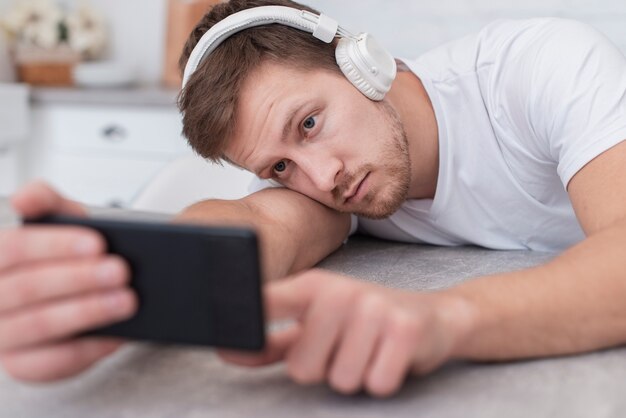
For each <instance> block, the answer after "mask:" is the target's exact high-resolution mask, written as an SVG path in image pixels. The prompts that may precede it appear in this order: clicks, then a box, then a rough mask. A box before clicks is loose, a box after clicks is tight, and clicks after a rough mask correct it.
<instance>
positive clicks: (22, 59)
mask: <svg viewBox="0 0 626 418" xmlns="http://www.w3.org/2000/svg"><path fill="white" fill-rule="evenodd" d="M79 59H80V57H79V56H78V54H77V53H75V52H73V51H71V50H70V49H69V48H66V47H59V48H56V49H53V50H44V49H39V48H33V47H28V48H26V47H22V48H17V49H16V50H15V65H16V69H17V76H18V78H19V80H20V81H22V82H24V83H28V84H31V85H35V86H71V85H73V84H74V77H73V70H74V66H75V65H76V64H77V63H78V61H79Z"/></svg>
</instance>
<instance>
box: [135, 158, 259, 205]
mask: <svg viewBox="0 0 626 418" xmlns="http://www.w3.org/2000/svg"><path fill="white" fill-rule="evenodd" d="M253 177H254V175H253V174H251V173H250V172H247V171H244V170H241V169H238V168H235V167H231V166H227V165H224V166H221V165H219V164H213V163H210V162H208V161H206V160H204V159H203V158H201V157H199V156H197V155H188V156H183V157H180V158H177V159H176V160H174V161H172V162H171V163H169V164H168V165H167V166H166V167H165V168H163V169H162V170H161V171H160V172H159V173H158V174H157V175H156V176H155V177H154V178H153V179H152V180H151V181H150V183H149V184H148V185H147V186H146V187H145V188H144V189H143V190H142V191H141V192H140V193H139V194H138V195H137V198H136V199H134V201H133V202H132V204H131V208H132V209H134V210H140V211H149V212H160V213H167V214H175V213H178V212H180V211H181V210H182V209H184V208H185V207H187V206H189V205H191V204H193V203H196V202H198V201H200V200H204V199H208V198H219V199H239V198H242V197H244V196H246V195H247V194H248V186H249V185H250V183H251V182H252V179H253Z"/></svg>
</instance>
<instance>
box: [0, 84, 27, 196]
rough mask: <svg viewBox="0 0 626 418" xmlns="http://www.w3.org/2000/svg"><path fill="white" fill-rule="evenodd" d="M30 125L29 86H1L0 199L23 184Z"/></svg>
mask: <svg viewBox="0 0 626 418" xmlns="http://www.w3.org/2000/svg"><path fill="white" fill-rule="evenodd" d="M28 126H29V109H28V87H26V86H25V85H22V84H14V83H0V196H6V195H9V194H11V193H13V192H14V191H15V189H16V188H17V186H18V184H19V182H20V177H21V174H22V173H21V168H22V167H21V165H20V153H21V146H22V145H23V142H24V139H25V138H26V136H27V135H28Z"/></svg>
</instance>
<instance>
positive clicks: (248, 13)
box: [183, 6, 353, 88]
mask: <svg viewBox="0 0 626 418" xmlns="http://www.w3.org/2000/svg"><path fill="white" fill-rule="evenodd" d="M272 23H280V24H283V25H286V26H290V27H292V28H296V29H300V30H302V31H305V32H308V33H311V34H313V36H314V37H316V38H317V39H319V40H321V41H322V42H325V43H330V42H332V40H333V39H334V38H335V36H336V35H337V34H339V35H341V36H346V37H353V35H352V34H350V33H349V32H348V31H346V30H345V29H343V28H340V27H339V24H338V23H337V21H336V20H334V19H331V18H330V17H328V16H326V15H323V14H321V15H319V16H318V15H316V14H315V13H311V12H309V11H307V10H298V9H294V8H292V7H285V6H262V7H253V8H251V9H246V10H242V11H240V12H237V13H234V14H232V15H230V16H227V17H226V18H224V19H222V20H221V21H219V22H217V23H216V24H215V25H213V27H211V29H209V30H208V31H207V32H206V33H205V34H204V35H202V37H201V38H200V40H199V41H198V44H197V45H196V46H195V47H194V49H193V51H192V53H191V55H190V56H189V60H188V61H187V65H186V66H185V72H184V75H183V88H185V85H186V84H187V82H188V81H189V79H190V78H191V76H192V74H193V73H194V72H195V71H196V69H197V68H198V67H199V66H200V64H201V63H202V61H203V60H204V58H205V57H206V56H208V55H210V54H211V52H213V51H214V50H215V49H216V48H217V47H218V46H219V45H220V44H221V43H222V42H224V41H225V40H226V39H227V38H228V37H230V36H231V35H233V34H235V33H237V32H241V31H242V30H245V29H248V28H252V27H255V26H263V25H269V24H272Z"/></svg>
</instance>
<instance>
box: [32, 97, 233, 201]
mask: <svg viewBox="0 0 626 418" xmlns="http://www.w3.org/2000/svg"><path fill="white" fill-rule="evenodd" d="M175 97H176V92H174V91H171V90H162V89H140V90H120V91H110V90H101V91H98V90H93V91H89V90H72V89H33V92H32V98H31V108H32V119H33V123H32V127H33V132H32V135H31V137H30V139H29V141H27V143H28V145H27V153H26V155H27V158H26V159H25V162H24V163H25V171H26V176H25V180H32V179H35V178H42V179H44V180H46V181H48V182H49V183H51V184H52V185H53V186H55V187H56V188H57V189H58V190H60V191H61V192H62V193H63V194H65V195H66V196H68V197H70V198H72V199H75V200H79V201H81V202H83V203H86V204H89V205H93V206H102V207H130V206H132V202H133V200H134V199H135V197H136V196H137V194H138V193H140V192H141V191H142V190H143V189H144V188H145V187H146V185H148V184H149V183H150V181H151V180H152V179H153V178H155V176H156V175H157V173H159V172H160V171H161V170H162V169H163V168H164V167H166V166H167V165H168V163H170V162H171V161H173V160H175V159H178V158H179V157H181V156H188V155H192V154H193V152H192V150H191V148H190V147H189V146H188V145H187V142H186V140H185V139H184V138H183V137H182V136H181V129H182V125H181V121H180V116H179V112H178V109H177V108H176V106H175V104H174V103H175ZM230 170H231V169H230V168H227V167H226V168H224V170H223V171H219V172H215V174H214V175H213V177H214V178H212V179H207V180H210V181H212V182H215V183H223V182H228V180H229V176H230V174H231V173H230ZM199 180H202V179H188V181H199ZM213 197H220V196H213Z"/></svg>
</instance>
